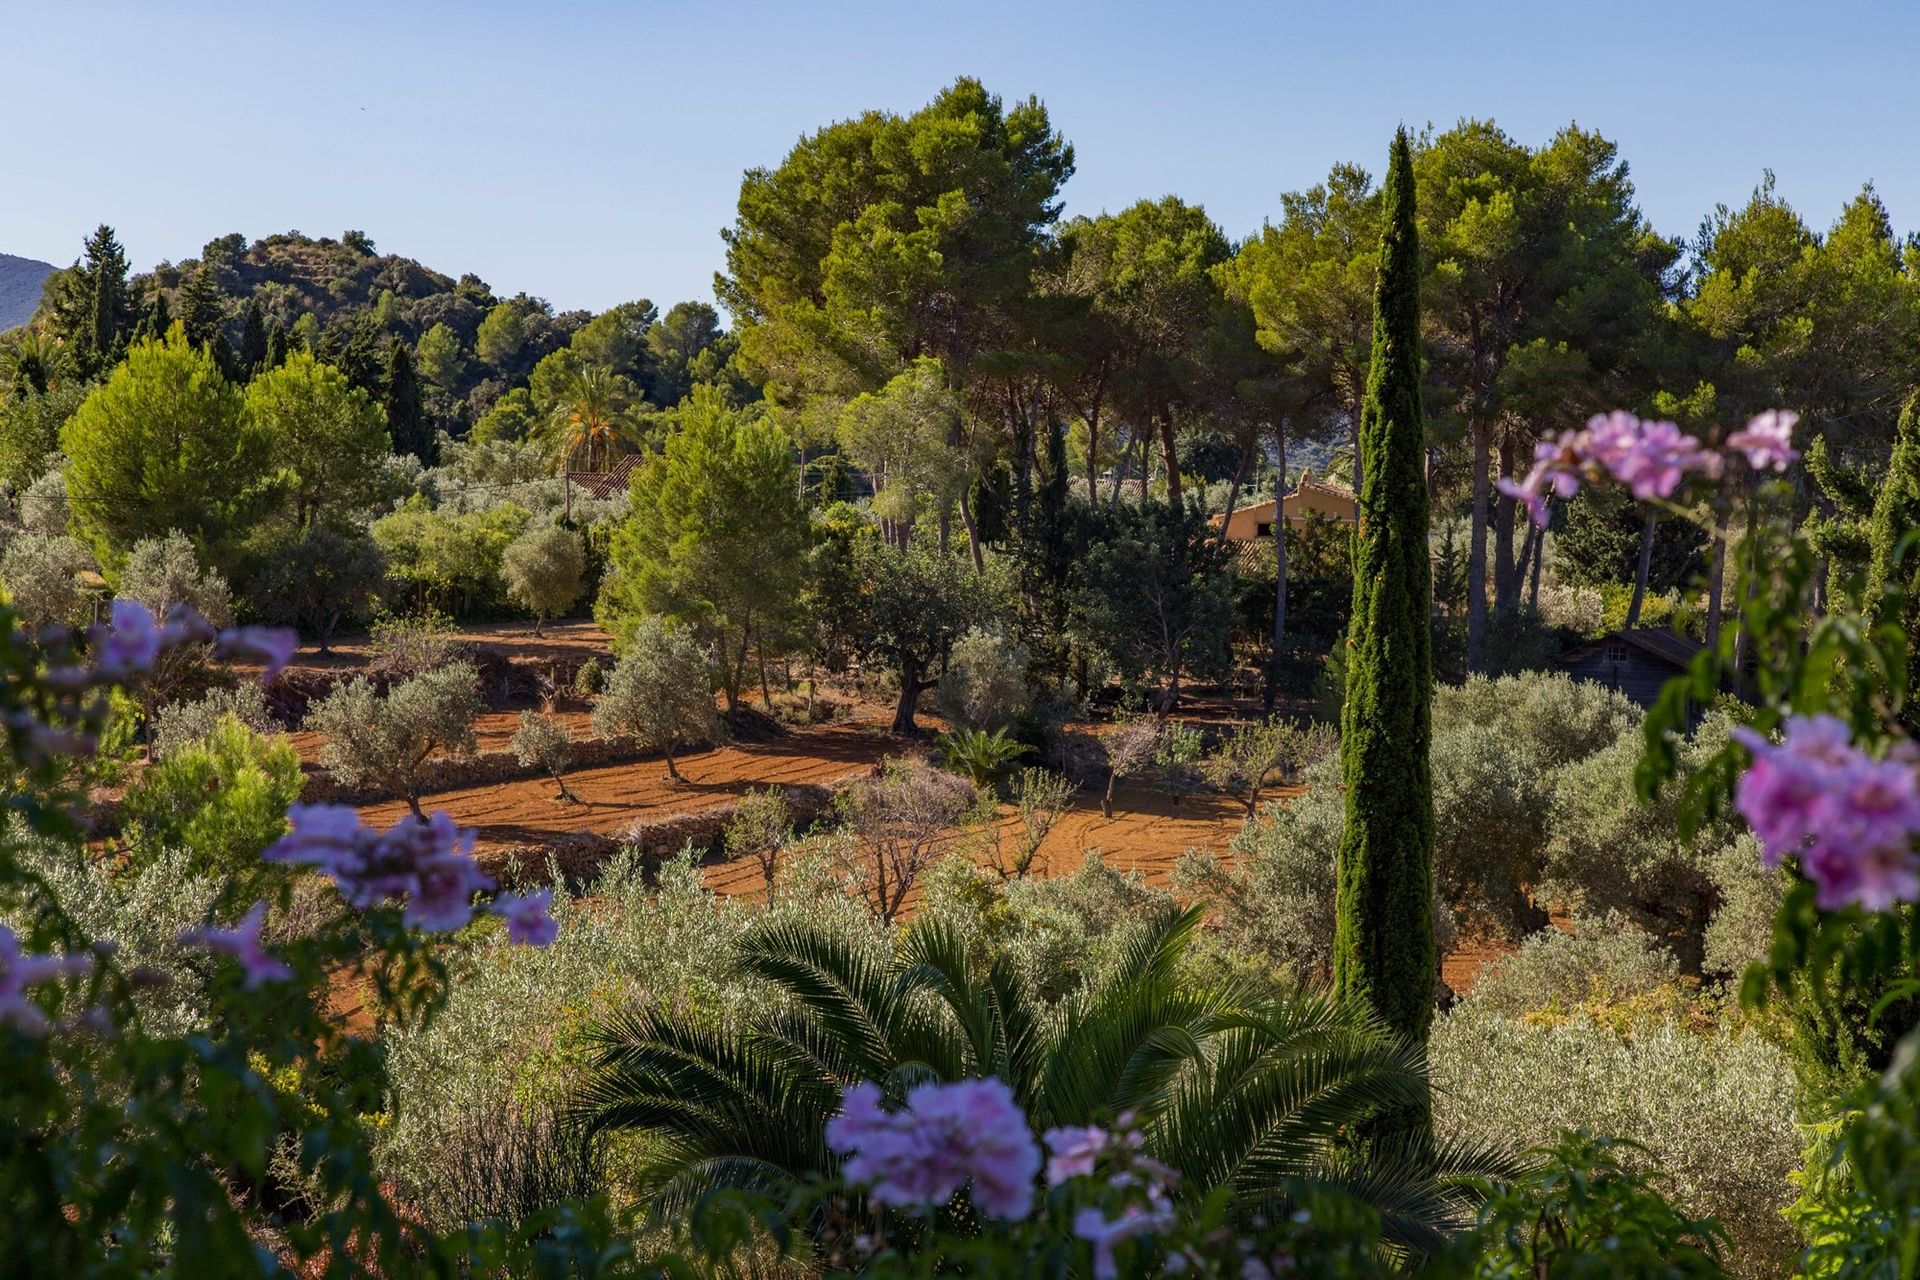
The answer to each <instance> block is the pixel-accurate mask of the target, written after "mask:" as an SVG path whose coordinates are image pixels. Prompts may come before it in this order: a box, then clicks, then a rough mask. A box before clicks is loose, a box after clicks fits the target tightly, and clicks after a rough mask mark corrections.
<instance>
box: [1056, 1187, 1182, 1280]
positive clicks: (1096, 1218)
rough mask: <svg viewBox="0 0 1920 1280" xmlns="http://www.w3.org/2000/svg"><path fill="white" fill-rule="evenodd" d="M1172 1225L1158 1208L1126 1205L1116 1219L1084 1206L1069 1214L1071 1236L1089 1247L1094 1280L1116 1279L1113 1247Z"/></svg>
mask: <svg viewBox="0 0 1920 1280" xmlns="http://www.w3.org/2000/svg"><path fill="white" fill-rule="evenodd" d="M1172 1225H1173V1215H1172V1213H1171V1212H1170V1211H1167V1210H1162V1209H1147V1208H1143V1207H1142V1206H1140V1205H1137V1204H1130V1205H1128V1206H1127V1207H1126V1208H1125V1209H1122V1210H1121V1211H1120V1216H1119V1217H1117V1218H1109V1217H1107V1215H1106V1214H1104V1213H1102V1212H1100V1210H1098V1209H1095V1208H1092V1207H1088V1208H1084V1209H1082V1210H1080V1211H1079V1212H1078V1213H1076V1214H1074V1215H1073V1234H1074V1235H1076V1236H1078V1237H1080V1238H1081V1239H1082V1240H1085V1241H1086V1242H1087V1243H1089V1244H1091V1245H1092V1246H1093V1276H1094V1280H1117V1277H1118V1276H1119V1274H1120V1268H1119V1266H1118V1264H1117V1263H1116V1261H1115V1259H1114V1256H1113V1250H1114V1246H1115V1245H1117V1244H1119V1243H1120V1242H1121V1241H1122V1240H1126V1239H1129V1238H1131V1237H1133V1236H1141V1235H1153V1234H1156V1233H1158V1232H1161V1231H1165V1230H1166V1229H1167V1228H1168V1227H1170V1226H1172Z"/></svg>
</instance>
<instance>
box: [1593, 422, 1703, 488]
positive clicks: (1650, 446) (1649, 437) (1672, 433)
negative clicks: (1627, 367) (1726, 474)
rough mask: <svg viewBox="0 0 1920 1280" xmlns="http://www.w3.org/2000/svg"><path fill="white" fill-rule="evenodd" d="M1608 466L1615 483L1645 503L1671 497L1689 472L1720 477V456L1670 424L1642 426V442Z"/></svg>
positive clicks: (1622, 451) (1624, 450) (1628, 447)
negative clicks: (1625, 487)
mask: <svg viewBox="0 0 1920 1280" xmlns="http://www.w3.org/2000/svg"><path fill="white" fill-rule="evenodd" d="M1605 465H1606V467H1607V470H1609V471H1610V472H1612V473H1613V478H1614V479H1616V480H1618V481H1619V482H1620V483H1621V484H1624V485H1626V486H1627V488H1629V489H1631V490H1632V491H1633V496H1634V497H1635V498H1637V499H1639V500H1640V501H1642V502H1644V501H1646V500H1647V499H1648V498H1670V497H1672V496H1673V491H1674V490H1675V489H1678V488H1679V487H1680V481H1681V480H1683V479H1685V478H1686V476H1687V475H1688V473H1690V472H1694V473H1699V474H1702V475H1707V476H1714V475H1718V474H1719V473H1720V455H1719V454H1717V453H1710V452H1708V451H1707V450H1705V449H1703V448H1701V446H1700V442H1699V441H1698V440H1696V439H1694V438H1693V437H1692V436H1690V435H1688V434H1686V433H1685V432H1684V431H1682V430H1680V428H1679V427H1677V426H1675V425H1674V424H1673V423H1671V422H1643V423H1641V424H1640V435H1639V438H1638V439H1637V440H1635V441H1633V442H1632V443H1630V444H1627V445H1625V446H1624V447H1622V448H1621V449H1620V451H1619V452H1618V454H1617V455H1614V456H1611V457H1609V458H1608V459H1607V460H1606V462H1605Z"/></svg>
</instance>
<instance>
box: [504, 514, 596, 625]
mask: <svg viewBox="0 0 1920 1280" xmlns="http://www.w3.org/2000/svg"><path fill="white" fill-rule="evenodd" d="M500 576H501V577H502V578H503V579H505V580H506V584H507V598H508V599H510V600H512V601H513V602H514V603H515V604H517V605H519V606H521V607H522V608H524V609H526V610H527V611H528V612H530V613H532V614H533V634H535V635H539V634H540V630H541V627H542V626H543V625H544V624H545V623H546V620H547V619H548V618H551V617H555V616H558V615H560V614H563V613H565V612H566V611H567V610H569V609H571V608H573V606H574V604H575V603H576V602H577V601H578V600H579V599H580V596H581V595H582V593H584V592H585V591H586V577H587V549H586V547H585V546H583V545H582V544H581V542H580V535H579V534H577V533H575V532H574V531H573V530H571V529H566V528H562V527H561V526H560V525H557V524H537V525H533V526H531V527H529V528H528V529H527V531H526V532H525V533H522V534H521V535H520V536H519V537H517V538H515V539H514V540H513V541H512V542H509V543H508V544H507V549H506V551H505V552H503V553H502V554H501V557H500Z"/></svg>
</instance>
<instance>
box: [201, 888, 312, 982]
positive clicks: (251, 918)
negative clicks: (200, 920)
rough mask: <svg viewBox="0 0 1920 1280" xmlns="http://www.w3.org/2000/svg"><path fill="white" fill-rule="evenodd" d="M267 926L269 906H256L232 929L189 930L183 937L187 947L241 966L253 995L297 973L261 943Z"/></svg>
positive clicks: (262, 904) (259, 903)
mask: <svg viewBox="0 0 1920 1280" xmlns="http://www.w3.org/2000/svg"><path fill="white" fill-rule="evenodd" d="M266 922H267V904H266V903H264V902H256V903H254V904H253V906H252V907H251V908H249V909H248V911H247V914H246V915H244V916H241V917H240V923H239V924H236V925H235V926H233V928H231V929H221V928H215V927H208V928H201V929H187V930H185V931H183V932H182V933H181V934H180V942H181V944H182V945H183V946H189V947H200V948H203V949H204V950H207V951H212V952H216V953H218V954H221V955H229V956H232V957H233V958H234V959H235V960H238V961H239V962H240V971H241V973H242V974H244V975H245V980H244V985H245V986H246V988H247V990H249V991H252V990H253V989H254V988H255V987H258V986H259V985H260V984H261V983H264V982H286V981H288V980H289V979H291V978H292V977H293V970H292V969H289V968H288V967H287V966H286V965H285V964H283V963H281V962H280V961H279V960H278V959H276V958H275V957H274V956H273V954H272V953H271V952H269V951H268V950H267V949H266V946H265V945H264V944H263V943H262V942H261V941H260V929H261V927H262V926H263V925H265V924H266Z"/></svg>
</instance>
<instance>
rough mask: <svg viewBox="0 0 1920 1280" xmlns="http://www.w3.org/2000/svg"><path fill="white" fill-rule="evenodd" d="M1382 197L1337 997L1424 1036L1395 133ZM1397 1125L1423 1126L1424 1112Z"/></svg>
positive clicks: (1343, 749) (1344, 730)
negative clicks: (1363, 1005) (1383, 218)
mask: <svg viewBox="0 0 1920 1280" xmlns="http://www.w3.org/2000/svg"><path fill="white" fill-rule="evenodd" d="M1384 195H1385V202H1386V203H1385V209H1386V215H1387V216H1386V224H1385V227H1384V230H1383V232H1382V235H1381V241H1380V267H1379V277H1378V280H1377V282H1376V284H1375V288H1374V301H1373V363H1372V368H1371V370H1370V371H1369V373H1368V375H1367V390H1366V398H1365V400H1364V401H1363V402H1362V405H1361V410H1360V452H1361V458H1362V460H1363V463H1364V465H1363V467H1362V475H1363V476H1364V479H1363V481H1362V487H1361V490H1360V527H1359V529H1358V531H1357V532H1356V534H1355V536H1354V561H1353V570H1354V572H1353V618H1352V621H1351V623H1350V624H1349V630H1348V634H1347V649H1346V654H1347V687H1346V702H1345V705H1344V707H1343V708H1342V711H1341V726H1340V728H1341V741H1340V756H1341V765H1342V768H1343V770H1344V773H1345V777H1346V827H1345V831H1344V832H1343V834H1342V836H1341V839H1340V856H1339V865H1338V888H1337V891H1336V900H1335V923H1334V977H1335V984H1336V987H1337V989H1338V991H1339V993H1340V995H1341V996H1343V997H1346V998H1350V999H1355V1000H1360V1001H1364V1002H1365V1003H1366V1004H1367V1005H1369V1006H1370V1007H1371V1008H1372V1009H1373V1010H1374V1011H1375V1012H1376V1013H1377V1014H1378V1015H1379V1016H1380V1017H1381V1018H1382V1019H1383V1020H1384V1021H1385V1022H1386V1023H1387V1025H1389V1026H1390V1027H1392V1028H1393V1029H1394V1030H1395V1031H1398V1032H1399V1033H1400V1034H1402V1035H1404V1036H1407V1037H1409V1038H1410V1039H1413V1040H1415V1041H1424V1040H1425V1039H1426V1037H1427V1031H1428V1028H1429V1026H1430V1024H1431V1023H1432V1020H1433V997H1434V981H1435V972H1436V963H1437V962H1436V957H1435V951H1434V939H1433V781H1432V775H1431V767H1430V764H1429V761H1428V755H1427V752H1428V739H1429V736H1430V732H1431V707H1430V703H1431V700H1432V696H1433V655H1432V638H1431V633H1430V631H1429V625H1430V620H1429V615H1430V614H1431V613H1432V593H1433V583H1432V579H1431V577H1430V572H1431V570H1430V568H1429V563H1428V550H1427V485H1426V475H1425V466H1424V462H1425V457H1426V423H1425V418H1424V416H1423V414H1422V411H1421V405H1420V292H1419V288H1420V285H1419V281H1420V245H1419V237H1418V232H1417V230H1416V227H1415V223H1414V186H1413V154H1412V149H1411V147H1410V146H1409V144H1408V141H1407V134H1406V130H1405V129H1402V130H1401V131H1400V132H1399V134H1398V135H1397V136H1396V137H1395V139H1394V143H1393V156H1392V160H1391V163H1390V165H1389V167H1388V170H1387V181H1386V188H1385V193H1384ZM1399 1123H1404V1124H1406V1125H1408V1126H1409V1127H1417V1128H1419V1129H1424V1128H1425V1127H1426V1118H1425V1117H1424V1116H1420V1117H1417V1118H1416V1117H1407V1118H1406V1119H1405V1120H1403V1121H1401V1122H1399ZM1395 1127H1399V1124H1398V1123H1397V1124H1396V1125H1395Z"/></svg>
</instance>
